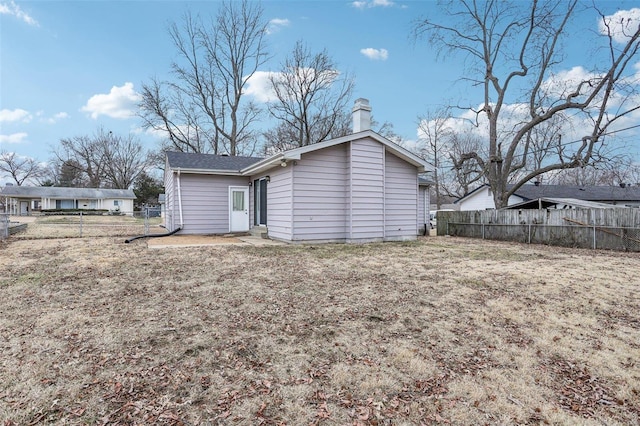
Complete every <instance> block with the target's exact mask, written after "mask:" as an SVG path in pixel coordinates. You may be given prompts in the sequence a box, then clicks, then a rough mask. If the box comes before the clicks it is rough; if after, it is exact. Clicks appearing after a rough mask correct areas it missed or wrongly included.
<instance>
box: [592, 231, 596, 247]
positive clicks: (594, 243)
mask: <svg viewBox="0 0 640 426" xmlns="http://www.w3.org/2000/svg"><path fill="white" fill-rule="evenodd" d="M593 249H594V250H595V249H596V226H595V225H593Z"/></svg>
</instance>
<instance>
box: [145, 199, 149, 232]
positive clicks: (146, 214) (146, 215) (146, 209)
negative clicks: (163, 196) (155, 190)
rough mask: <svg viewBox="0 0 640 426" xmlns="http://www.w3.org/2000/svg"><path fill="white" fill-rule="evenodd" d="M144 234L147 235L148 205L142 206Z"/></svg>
mask: <svg viewBox="0 0 640 426" xmlns="http://www.w3.org/2000/svg"><path fill="white" fill-rule="evenodd" d="M144 235H149V206H145V207H144Z"/></svg>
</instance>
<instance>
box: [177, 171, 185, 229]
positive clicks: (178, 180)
mask: <svg viewBox="0 0 640 426" xmlns="http://www.w3.org/2000/svg"><path fill="white" fill-rule="evenodd" d="M177 184H178V211H179V213H180V228H181V229H182V228H183V227H184V220H183V219H182V191H181V186H180V169H178V174H177Z"/></svg>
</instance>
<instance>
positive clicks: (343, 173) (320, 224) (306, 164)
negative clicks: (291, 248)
mask: <svg viewBox="0 0 640 426" xmlns="http://www.w3.org/2000/svg"><path fill="white" fill-rule="evenodd" d="M347 148H348V144H341V145H337V146H333V147H329V148H325V149H321V150H319V151H314V152H310V153H307V154H304V155H303V156H302V158H301V159H300V160H298V161H297V162H296V164H295V165H293V166H292V168H293V179H294V185H293V238H292V239H293V240H294V241H302V240H306V241H318V240H341V241H344V240H345V239H346V238H347V222H346V220H347V182H348V158H347Z"/></svg>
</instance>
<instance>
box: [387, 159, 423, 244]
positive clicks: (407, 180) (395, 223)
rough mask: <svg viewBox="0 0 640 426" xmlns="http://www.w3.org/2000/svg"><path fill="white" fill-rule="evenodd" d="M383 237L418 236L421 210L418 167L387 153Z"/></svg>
mask: <svg viewBox="0 0 640 426" xmlns="http://www.w3.org/2000/svg"><path fill="white" fill-rule="evenodd" d="M384 171H385V185H384V206H385V215H384V224H385V229H384V237H385V239H407V238H415V236H416V235H417V234H418V229H417V227H416V221H417V212H418V171H417V170H416V168H415V167H414V166H412V165H411V164H409V163H407V162H406V161H404V160H401V159H400V158H398V157H396V156H395V155H393V154H390V153H388V152H387V153H386V155H385V167H384Z"/></svg>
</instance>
